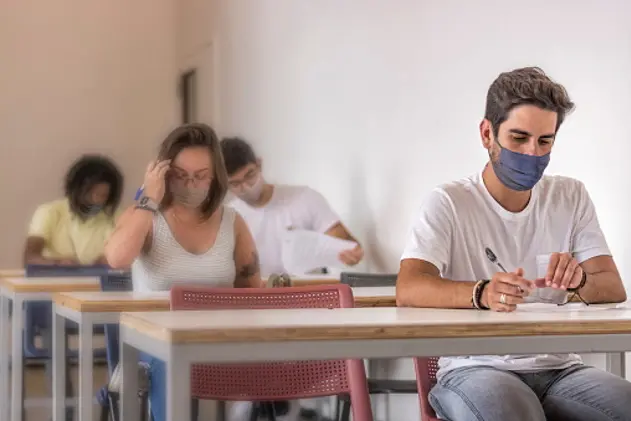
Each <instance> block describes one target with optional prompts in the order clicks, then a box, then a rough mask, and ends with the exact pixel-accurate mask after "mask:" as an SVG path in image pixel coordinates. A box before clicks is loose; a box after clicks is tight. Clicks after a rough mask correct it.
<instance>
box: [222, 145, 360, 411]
mask: <svg viewBox="0 0 631 421" xmlns="http://www.w3.org/2000/svg"><path fill="white" fill-rule="evenodd" d="M221 150H222V153H223V157H224V161H225V163H226V170H227V171H228V187H229V189H230V192H231V193H232V194H234V195H235V196H236V197H237V199H236V200H233V201H232V203H231V206H233V207H234V208H235V209H236V210H237V212H239V214H240V215H241V216H242V217H243V219H244V220H245V222H246V223H247V225H248V227H249V228H250V232H251V233H252V235H253V237H254V242H255V244H256V248H257V250H258V252H259V258H260V264H261V275H262V276H263V277H267V276H269V275H271V274H274V273H285V272H289V270H287V269H286V267H285V264H284V263H283V258H282V240H283V234H284V233H285V232H286V231H287V230H288V229H302V230H308V231H316V232H319V233H324V234H326V235H330V236H333V237H337V238H341V239H344V240H350V241H354V242H357V241H356V240H355V239H354V238H353V236H352V235H351V234H350V232H348V230H347V229H346V227H345V226H344V225H343V224H342V222H341V221H340V218H339V216H337V215H336V214H335V212H334V211H333V210H332V209H331V207H330V206H329V204H328V203H327V201H326V199H325V198H324V197H323V196H322V195H321V194H320V193H318V192H316V191H315V190H313V189H311V188H309V187H306V186H287V185H274V184H269V183H266V182H265V179H264V177H263V174H262V165H261V160H260V159H259V158H257V157H256V155H255V154H254V150H253V149H252V147H251V146H250V145H249V144H248V143H247V142H246V141H245V140H243V139H240V138H237V137H233V138H225V139H223V140H222V141H221ZM363 256H364V252H363V250H362V248H361V246H359V245H358V246H357V247H355V248H353V249H350V250H345V251H343V252H341V253H340V255H339V259H340V261H341V262H342V263H344V264H346V265H349V266H353V265H356V264H357V263H359V262H360V261H361V259H362V258H363ZM302 402H303V405H305V406H313V404H314V401H313V400H312V401H311V402H308V401H302ZM274 407H275V410H276V412H277V415H284V414H287V413H289V414H292V413H293V412H294V410H296V409H297V407H298V406H297V405H292V408H291V409H290V406H289V403H288V402H275V405H274ZM301 414H302V415H303V417H305V418H313V417H316V415H315V413H314V411H312V410H310V409H302V410H301ZM292 415H293V414H292Z"/></svg>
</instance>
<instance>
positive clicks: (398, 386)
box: [340, 379, 418, 401]
mask: <svg viewBox="0 0 631 421" xmlns="http://www.w3.org/2000/svg"><path fill="white" fill-rule="evenodd" d="M367 382H368V394H370V395H388V394H391V395H395V394H408V393H412V394H413V393H417V391H418V389H417V388H416V380H388V379H368V381H367ZM340 399H341V400H343V401H346V400H348V399H349V396H348V394H343V395H340Z"/></svg>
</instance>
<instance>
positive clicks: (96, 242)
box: [24, 155, 123, 421]
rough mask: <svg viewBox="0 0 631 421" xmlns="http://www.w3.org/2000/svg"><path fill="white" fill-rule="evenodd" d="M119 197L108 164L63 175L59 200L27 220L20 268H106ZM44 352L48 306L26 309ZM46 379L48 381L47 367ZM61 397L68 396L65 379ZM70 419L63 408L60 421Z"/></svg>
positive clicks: (77, 166)
mask: <svg viewBox="0 0 631 421" xmlns="http://www.w3.org/2000/svg"><path fill="white" fill-rule="evenodd" d="M122 192H123V175H122V174H121V172H120V170H119V169H118V168H117V166H116V165H115V164H114V163H113V162H112V161H111V160H109V159H108V158H105V157H102V156H91V155H86V156H83V157H81V158H80V159H79V160H77V161H76V162H75V163H74V164H73V165H72V166H71V167H70V169H69V170H68V173H67V174H66V179H65V197H64V198H63V199H58V200H55V201H52V202H49V203H44V204H43V205H40V206H39V207H38V208H37V210H36V211H35V214H34V215H33V218H32V220H31V224H30V227H29V229H28V237H27V239H26V247H25V250H24V264H25V265H28V264H41V265H92V264H107V262H106V261H105V258H104V257H103V252H104V248H105V240H106V239H107V238H108V237H109V235H110V234H111V233H112V232H113V231H114V223H115V215H116V211H117V209H118V205H119V203H120V201H121V195H122ZM29 305H30V306H31V307H30V309H29V311H33V312H36V314H37V315H36V316H35V318H36V319H37V320H38V321H39V322H40V323H41V325H40V326H37V327H38V328H39V332H40V335H41V337H42V345H43V347H44V348H47V349H52V346H51V345H52V330H51V326H50V315H51V309H50V304H49V303H42V304H41V305H40V303H30V304H29ZM46 375H47V376H48V378H49V379H52V366H51V361H47V362H46ZM66 394H67V396H72V383H71V381H70V375H69V374H67V375H66ZM72 419H73V410H72V408H71V407H68V409H67V410H66V420H69V421H71V420H72Z"/></svg>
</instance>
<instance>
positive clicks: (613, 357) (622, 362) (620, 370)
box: [607, 352, 627, 378]
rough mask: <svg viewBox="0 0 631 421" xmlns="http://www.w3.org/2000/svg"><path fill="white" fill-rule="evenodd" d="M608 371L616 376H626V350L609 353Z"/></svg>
mask: <svg viewBox="0 0 631 421" xmlns="http://www.w3.org/2000/svg"><path fill="white" fill-rule="evenodd" d="M607 371H608V372H610V373H611V374H615V375H616V376H620V377H622V378H626V376H627V367H626V355H625V353H624V352H609V353H607Z"/></svg>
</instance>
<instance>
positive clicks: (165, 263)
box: [131, 206, 236, 291]
mask: <svg viewBox="0 0 631 421" xmlns="http://www.w3.org/2000/svg"><path fill="white" fill-rule="evenodd" d="M235 213H236V211H235V210H234V209H232V208H230V207H228V206H224V207H223V215H222V217H221V222H220V224H219V232H218V233H217V239H216V240H215V244H214V245H213V246H212V247H211V248H210V249H209V250H208V251H207V252H205V253H203V254H193V253H189V252H188V251H186V250H185V249H184V248H183V247H182V246H181V245H180V243H178V242H177V240H176V239H175V237H174V236H173V233H172V232H171V228H170V227H169V224H168V223H167V221H166V219H165V218H164V215H162V213H157V214H156V215H155V216H154V217H153V233H152V241H151V249H150V250H149V251H148V252H147V253H141V254H140V256H138V257H137V258H136V260H135V261H134V263H133V264H132V266H131V277H132V283H133V285H134V291H168V290H170V289H171V286H172V285H174V284H177V283H198V284H205V285H208V286H216V287H232V286H234V278H235V274H236V269H235V264H234V247H235V237H234V220H235Z"/></svg>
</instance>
